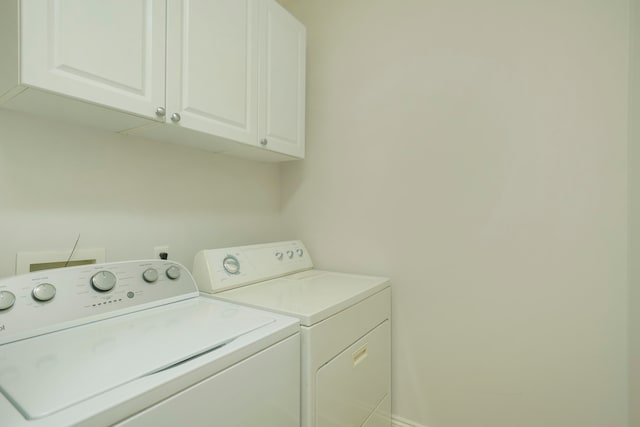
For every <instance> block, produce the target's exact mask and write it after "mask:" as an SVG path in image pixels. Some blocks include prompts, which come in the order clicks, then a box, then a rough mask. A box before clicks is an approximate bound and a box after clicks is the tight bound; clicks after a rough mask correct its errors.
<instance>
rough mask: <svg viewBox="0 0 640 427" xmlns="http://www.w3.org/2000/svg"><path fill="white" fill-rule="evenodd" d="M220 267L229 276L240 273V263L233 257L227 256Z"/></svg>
mask: <svg viewBox="0 0 640 427" xmlns="http://www.w3.org/2000/svg"><path fill="white" fill-rule="evenodd" d="M222 266H223V267H224V271H226V272H227V273H229V274H239V273H240V261H238V258H236V257H234V256H233V255H227V256H226V257H225V258H224V260H223V261H222Z"/></svg>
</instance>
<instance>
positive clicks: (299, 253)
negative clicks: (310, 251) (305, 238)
mask: <svg viewBox="0 0 640 427" xmlns="http://www.w3.org/2000/svg"><path fill="white" fill-rule="evenodd" d="M296 254H298V256H299V257H301V256H302V255H303V254H304V251H303V250H302V249H300V248H298V249H296Z"/></svg>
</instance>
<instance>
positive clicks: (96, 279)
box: [91, 270, 117, 292]
mask: <svg viewBox="0 0 640 427" xmlns="http://www.w3.org/2000/svg"><path fill="white" fill-rule="evenodd" d="M116 282H117V279H116V275H115V274H113V273H112V272H110V271H106V270H103V271H98V272H97V273H96V274H94V275H93V276H92V277H91V286H93V289H95V290H96V291H98V292H107V291H110V290H111V289H113V287H114V286H115V285H116Z"/></svg>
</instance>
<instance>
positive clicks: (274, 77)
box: [0, 0, 306, 161]
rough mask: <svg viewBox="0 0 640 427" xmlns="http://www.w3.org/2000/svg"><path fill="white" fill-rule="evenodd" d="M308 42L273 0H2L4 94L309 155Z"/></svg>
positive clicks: (114, 120) (204, 138)
mask: <svg viewBox="0 0 640 427" xmlns="http://www.w3.org/2000/svg"><path fill="white" fill-rule="evenodd" d="M305 43H306V40H305V29H304V27H303V26H302V25H301V24H300V23H298V22H297V21H296V20H295V19H294V18H293V17H292V16H291V15H289V14H288V12H286V11H285V10H284V9H283V8H282V7H281V6H280V5H278V4H277V3H276V2H275V1H274V0H0V57H2V58H3V60H2V61H0V104H1V105H2V106H4V107H6V108H12V109H16V110H23V111H29V112H35V113H37V114H44V115H48V116H53V117H60V118H63V119H71V120H72V121H75V122H80V123H83V124H88V125H91V126H97V127H101V128H105V129H110V130H115V131H119V132H126V133H130V134H136V135H142V136H146V137H149V138H153V139H159V140H165V141H169V142H175V143H182V144H189V145H194V146H198V147H201V148H205V149H207V150H211V151H216V152H224V153H228V154H231V155H238V156H244V157H249V158H254V159H259V160H275V161H279V160H287V159H295V158H303V157H304V109H305Z"/></svg>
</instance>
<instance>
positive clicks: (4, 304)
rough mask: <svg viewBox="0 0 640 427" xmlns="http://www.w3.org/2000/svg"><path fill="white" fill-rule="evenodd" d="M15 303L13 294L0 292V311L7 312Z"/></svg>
mask: <svg viewBox="0 0 640 427" xmlns="http://www.w3.org/2000/svg"><path fill="white" fill-rule="evenodd" d="M15 302H16V296H15V295H14V294H13V292H9V291H0V310H7V309H9V308H11V307H13V304H14V303H15Z"/></svg>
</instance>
